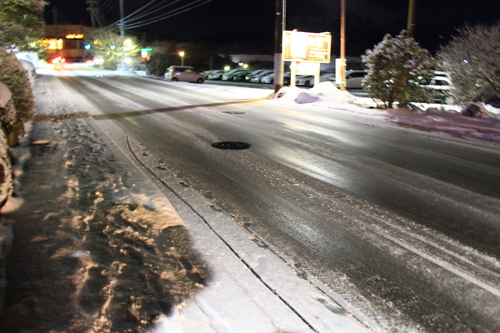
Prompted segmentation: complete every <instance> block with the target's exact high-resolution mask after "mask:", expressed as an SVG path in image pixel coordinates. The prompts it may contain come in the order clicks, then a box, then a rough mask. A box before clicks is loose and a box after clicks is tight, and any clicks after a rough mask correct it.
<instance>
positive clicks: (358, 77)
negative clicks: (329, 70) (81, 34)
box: [329, 70, 366, 89]
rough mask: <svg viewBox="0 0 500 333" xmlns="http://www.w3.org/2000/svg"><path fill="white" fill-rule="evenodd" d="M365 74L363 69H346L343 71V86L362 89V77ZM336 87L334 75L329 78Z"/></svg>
mask: <svg viewBox="0 0 500 333" xmlns="http://www.w3.org/2000/svg"><path fill="white" fill-rule="evenodd" d="M365 76H366V72H365V71H364V70H348V71H346V72H345V87H346V88H347V89H362V88H363V85H362V82H363V79H364V78H365ZM329 80H330V81H331V82H332V83H333V84H334V85H335V86H336V87H338V84H337V83H336V82H335V76H332V77H331V78H330V79H329Z"/></svg>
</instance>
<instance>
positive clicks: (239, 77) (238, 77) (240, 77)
mask: <svg viewBox="0 0 500 333" xmlns="http://www.w3.org/2000/svg"><path fill="white" fill-rule="evenodd" d="M251 72H252V71H251V70H248V71H247V70H243V71H241V72H236V73H234V74H233V76H232V77H231V80H232V81H237V82H245V81H246V77H247V75H248V74H250V73H251Z"/></svg>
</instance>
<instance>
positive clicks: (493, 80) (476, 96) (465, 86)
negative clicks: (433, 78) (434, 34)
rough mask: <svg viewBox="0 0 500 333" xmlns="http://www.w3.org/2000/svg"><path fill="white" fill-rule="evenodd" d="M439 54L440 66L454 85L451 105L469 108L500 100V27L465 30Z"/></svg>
mask: <svg viewBox="0 0 500 333" xmlns="http://www.w3.org/2000/svg"><path fill="white" fill-rule="evenodd" d="M458 33H459V34H458V35H457V36H454V37H453V39H452V40H451V41H450V42H449V43H448V44H447V45H445V46H443V47H441V49H440V50H439V51H438V60H439V63H440V66H441V67H442V69H443V70H445V71H446V72H447V73H448V75H449V77H450V79H451V82H452V83H453V89H452V90H451V92H450V95H451V96H450V97H451V99H452V100H451V102H453V103H456V104H459V105H467V104H469V103H470V102H488V101H490V100H491V99H492V98H493V99H499V101H497V103H498V102H500V97H499V96H496V95H495V93H496V92H498V91H500V23H497V24H495V25H493V26H491V27H488V26H485V25H476V26H465V27H464V28H462V29H459V30H458Z"/></svg>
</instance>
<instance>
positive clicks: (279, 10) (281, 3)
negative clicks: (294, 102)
mask: <svg viewBox="0 0 500 333" xmlns="http://www.w3.org/2000/svg"><path fill="white" fill-rule="evenodd" d="M285 1H286V0H276V21H275V29H274V92H278V90H280V89H281V87H283V72H284V65H283V30H284V27H285V19H286V15H285V8H286V5H285Z"/></svg>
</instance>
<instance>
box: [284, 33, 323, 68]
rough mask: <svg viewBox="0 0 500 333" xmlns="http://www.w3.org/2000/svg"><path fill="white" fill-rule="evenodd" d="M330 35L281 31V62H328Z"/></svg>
mask: <svg viewBox="0 0 500 333" xmlns="http://www.w3.org/2000/svg"><path fill="white" fill-rule="evenodd" d="M331 46H332V35H330V33H311V32H301V31H283V60H285V61H314V62H325V63H329V62H330V50H331Z"/></svg>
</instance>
